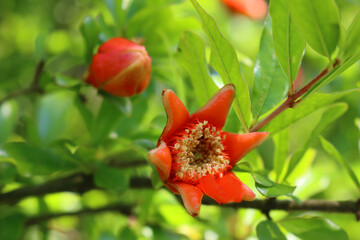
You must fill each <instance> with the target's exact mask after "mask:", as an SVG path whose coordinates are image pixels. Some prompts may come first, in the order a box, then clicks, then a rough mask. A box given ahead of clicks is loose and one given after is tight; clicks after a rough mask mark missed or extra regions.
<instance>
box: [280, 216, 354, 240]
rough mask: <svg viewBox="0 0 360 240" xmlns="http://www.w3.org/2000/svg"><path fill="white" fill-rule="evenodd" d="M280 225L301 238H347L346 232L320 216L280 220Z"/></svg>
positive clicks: (342, 239)
mask: <svg viewBox="0 0 360 240" xmlns="http://www.w3.org/2000/svg"><path fill="white" fill-rule="evenodd" d="M279 223H280V225H281V226H282V227H284V228H285V229H286V230H288V231H289V232H291V233H292V234H294V235H295V236H297V237H299V238H300V239H303V240H318V239H326V240H348V239H349V237H348V236H347V234H346V232H345V231H344V230H343V229H341V228H340V227H339V226H337V225H336V224H335V223H333V222H331V221H330V220H329V219H326V218H321V217H296V218H285V219H283V220H281V221H280V222H279Z"/></svg>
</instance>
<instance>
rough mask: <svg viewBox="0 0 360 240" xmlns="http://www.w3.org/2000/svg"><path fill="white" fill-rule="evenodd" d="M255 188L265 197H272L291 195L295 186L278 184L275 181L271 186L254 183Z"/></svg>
mask: <svg viewBox="0 0 360 240" xmlns="http://www.w3.org/2000/svg"><path fill="white" fill-rule="evenodd" d="M255 186H256V189H257V190H258V191H259V192H260V193H261V194H262V195H264V196H265V197H269V198H273V197H279V196H291V195H292V193H293V192H294V190H295V188H296V187H294V186H290V185H286V184H280V183H275V184H274V185H273V186H271V187H266V186H263V185H260V184H258V183H255Z"/></svg>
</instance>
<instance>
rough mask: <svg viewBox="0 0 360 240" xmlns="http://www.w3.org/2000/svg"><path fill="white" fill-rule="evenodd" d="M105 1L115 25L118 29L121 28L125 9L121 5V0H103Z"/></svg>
mask: <svg viewBox="0 0 360 240" xmlns="http://www.w3.org/2000/svg"><path fill="white" fill-rule="evenodd" d="M105 3H106V6H107V8H108V9H109V11H110V13H111V15H112V17H113V19H114V22H115V25H116V26H117V27H118V29H120V28H122V27H123V26H122V25H123V23H124V21H125V11H124V9H123V7H122V4H123V0H105Z"/></svg>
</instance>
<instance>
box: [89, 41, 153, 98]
mask: <svg viewBox="0 0 360 240" xmlns="http://www.w3.org/2000/svg"><path fill="white" fill-rule="evenodd" d="M150 77H151V58H150V57H149V55H148V53H147V52H146V50H145V47H144V46H141V45H138V44H136V43H134V42H132V41H129V40H127V39H124V38H118V37H117V38H112V39H110V40H108V41H107V42H105V43H104V44H102V45H101V46H100V47H99V50H98V53H97V54H95V55H94V57H93V59H92V62H91V64H90V67H89V75H88V77H87V79H86V82H88V83H90V84H92V85H93V86H94V87H96V88H98V89H102V90H104V91H105V92H108V93H110V94H112V95H115V96H120V97H131V96H133V95H135V94H139V93H141V92H142V91H144V90H145V89H146V87H147V86H148V85H149V82H150Z"/></svg>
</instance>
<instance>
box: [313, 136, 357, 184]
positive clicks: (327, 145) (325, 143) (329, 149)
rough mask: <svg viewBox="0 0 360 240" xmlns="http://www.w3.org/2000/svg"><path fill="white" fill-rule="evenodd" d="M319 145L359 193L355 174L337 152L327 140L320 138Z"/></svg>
mask: <svg viewBox="0 0 360 240" xmlns="http://www.w3.org/2000/svg"><path fill="white" fill-rule="evenodd" d="M320 140H321V144H322V146H323V148H324V149H325V151H326V152H327V153H328V154H329V155H330V156H331V157H332V158H334V159H335V160H336V161H338V162H339V163H340V164H341V165H342V166H343V167H344V168H345V170H346V172H347V173H348V174H349V176H350V178H351V180H352V181H353V182H354V184H355V186H356V188H357V189H358V190H359V191H360V182H359V179H358V177H357V176H356V174H355V172H354V171H353V170H352V168H351V166H350V164H349V163H348V162H347V161H346V160H345V159H344V158H343V157H342V156H341V154H340V153H339V152H338V150H337V149H336V148H335V147H334V145H332V144H331V143H330V142H329V141H328V140H326V139H325V138H323V137H321V136H320Z"/></svg>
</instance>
